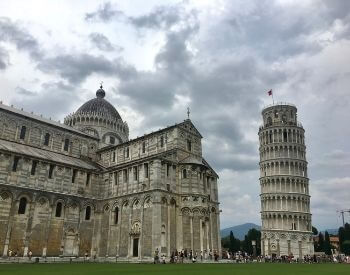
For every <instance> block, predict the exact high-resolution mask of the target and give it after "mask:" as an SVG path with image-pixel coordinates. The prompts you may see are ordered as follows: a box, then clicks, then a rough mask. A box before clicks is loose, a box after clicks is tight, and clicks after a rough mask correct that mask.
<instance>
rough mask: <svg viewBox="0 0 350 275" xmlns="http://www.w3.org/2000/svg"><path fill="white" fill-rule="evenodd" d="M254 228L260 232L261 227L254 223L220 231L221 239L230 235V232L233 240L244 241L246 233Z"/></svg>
mask: <svg viewBox="0 0 350 275" xmlns="http://www.w3.org/2000/svg"><path fill="white" fill-rule="evenodd" d="M252 228H255V229H257V230H261V226H260V225H257V224H255V223H244V224H240V225H236V226H233V227H229V228H225V229H221V231H220V233H221V238H223V237H226V236H228V235H230V231H232V233H233V235H234V236H235V238H237V239H240V240H244V236H245V235H246V234H247V233H248V231H249V229H252Z"/></svg>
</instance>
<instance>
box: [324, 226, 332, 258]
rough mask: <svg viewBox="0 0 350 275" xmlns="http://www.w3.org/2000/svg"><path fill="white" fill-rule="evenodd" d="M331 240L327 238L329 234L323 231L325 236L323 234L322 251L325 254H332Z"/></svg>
mask: <svg viewBox="0 0 350 275" xmlns="http://www.w3.org/2000/svg"><path fill="white" fill-rule="evenodd" d="M331 248H332V247H331V241H330V239H329V234H328V232H327V231H326V232H325V236H324V245H323V249H324V250H323V251H324V252H325V253H326V254H327V255H332V249H331Z"/></svg>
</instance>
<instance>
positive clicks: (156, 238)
mask: <svg viewBox="0 0 350 275" xmlns="http://www.w3.org/2000/svg"><path fill="white" fill-rule="evenodd" d="M159 163H160V162H159ZM152 208H153V209H152V211H153V216H152V251H155V250H156V249H157V248H158V250H159V253H160V252H161V244H160V239H161V226H162V224H161V203H160V194H157V195H156V196H155V197H154V201H153V207H152Z"/></svg>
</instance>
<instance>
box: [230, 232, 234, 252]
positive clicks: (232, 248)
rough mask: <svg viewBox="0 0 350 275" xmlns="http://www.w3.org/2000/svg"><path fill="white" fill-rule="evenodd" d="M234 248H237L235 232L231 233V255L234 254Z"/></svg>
mask: <svg viewBox="0 0 350 275" xmlns="http://www.w3.org/2000/svg"><path fill="white" fill-rule="evenodd" d="M234 247H235V237H234V236H233V232H232V231H230V244H229V251H230V252H231V253H233V252H234Z"/></svg>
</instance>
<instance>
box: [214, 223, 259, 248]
mask: <svg viewBox="0 0 350 275" xmlns="http://www.w3.org/2000/svg"><path fill="white" fill-rule="evenodd" d="M252 241H255V242H256V254H257V255H260V254H261V232H260V231H259V230H256V229H255V228H252V229H250V230H249V231H248V233H247V235H245V237H244V240H243V241H241V240H239V239H236V238H235V236H234V235H233V233H232V231H231V232H230V235H229V236H227V237H224V238H222V239H221V244H222V247H224V248H226V249H227V250H228V251H229V252H231V253H236V252H238V251H244V252H247V253H248V254H250V255H253V253H254V251H253V245H252Z"/></svg>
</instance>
